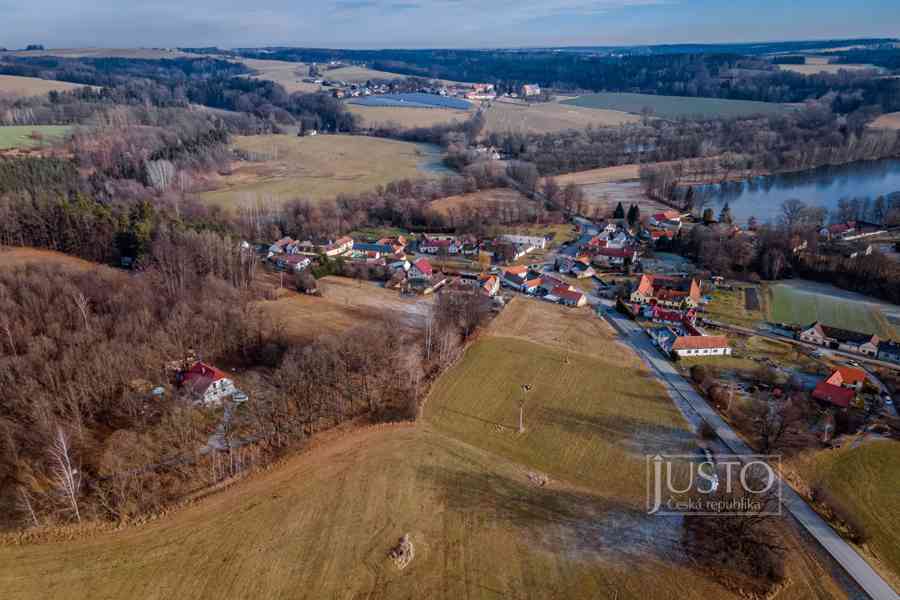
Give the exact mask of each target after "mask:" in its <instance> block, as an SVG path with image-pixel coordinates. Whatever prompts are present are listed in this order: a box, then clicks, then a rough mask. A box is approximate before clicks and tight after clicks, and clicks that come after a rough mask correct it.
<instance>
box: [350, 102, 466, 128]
mask: <svg viewBox="0 0 900 600" xmlns="http://www.w3.org/2000/svg"><path fill="white" fill-rule="evenodd" d="M346 106H347V110H349V111H350V112H351V113H353V114H354V115H357V116H359V117H361V118H362V120H363V126H365V127H374V126H377V125H387V124H391V123H393V124H397V125H399V126H401V127H404V128H407V129H408V128H413V127H431V126H432V125H440V124H443V123H450V122H452V121H465V120H466V119H468V118H469V117H470V116H471V115H472V113H470V112H469V111H466V110H456V109H453V108H412V107H404V106H364V105H361V104H347V105H346Z"/></svg>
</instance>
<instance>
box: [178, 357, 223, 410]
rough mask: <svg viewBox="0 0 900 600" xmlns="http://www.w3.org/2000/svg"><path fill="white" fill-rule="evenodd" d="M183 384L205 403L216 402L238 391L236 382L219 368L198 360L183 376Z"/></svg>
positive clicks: (199, 400)
mask: <svg viewBox="0 0 900 600" xmlns="http://www.w3.org/2000/svg"><path fill="white" fill-rule="evenodd" d="M181 386H182V388H184V389H187V390H188V391H189V392H190V393H191V394H193V395H194V397H195V398H197V401H198V402H201V403H203V404H215V403H217V402H221V401H222V399H223V398H225V397H226V396H229V395H231V394H233V393H235V392H236V391H237V389H236V388H235V387H234V382H233V381H232V380H231V379H229V378H228V376H227V375H226V374H225V373H223V372H222V371H220V370H219V369H217V368H215V367H213V366H210V365H208V364H206V363H205V362H197V363H195V364H194V366H192V367H191V368H190V370H188V371H187V372H186V373H184V374H182V376H181Z"/></svg>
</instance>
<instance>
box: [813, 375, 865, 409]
mask: <svg viewBox="0 0 900 600" xmlns="http://www.w3.org/2000/svg"><path fill="white" fill-rule="evenodd" d="M812 397H813V398H815V399H816V400H819V401H821V402H827V403H828V404H833V405H834V406H838V407H840V408H847V407H848V406H850V403H851V402H853V400H854V398H856V394H855V393H854V391H853V390H850V389H847V388H844V387H841V386H839V385H831V384H830V383H828V382H826V381H820V382H819V383H818V384H816V389H814V390H813V392H812Z"/></svg>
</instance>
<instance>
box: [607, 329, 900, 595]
mask: <svg viewBox="0 0 900 600" xmlns="http://www.w3.org/2000/svg"><path fill="white" fill-rule="evenodd" d="M604 315H605V317H606V319H607V321H609V322H610V323H611V324H612V326H613V327H614V328H615V329H616V330H617V331H618V332H619V333H620V334H621V335H622V337H623V338H624V339H625V340H626V341H627V342H628V344H629V345H630V346H631V347H632V348H633V349H634V350H635V352H637V354H638V355H639V356H640V357H641V358H642V359H643V360H644V362H645V363H647V365H648V366H649V367H650V370H651V371H652V372H653V373H654V374H655V375H656V377H657V378H658V379H659V380H660V381H661V382H662V383H663V385H665V386H666V387H667V388H668V389H669V393H670V394H671V395H672V396H673V399H675V401H676V404H678V405H679V407H680V408H682V411H683V412H685V417H686V418H688V420H689V421H691V422H692V423H694V424H695V425H696V424H697V419H698V418H700V419H702V420H704V421H706V422H707V423H709V424H710V425H711V426H712V427H713V428H714V429H715V431H716V434H717V435H718V436H719V438H720V440H721V441H722V442H723V443H724V444H725V446H727V447H728V448H729V449H730V450H731V452H733V453H734V454H754V452H753V450H752V449H751V448H750V447H749V446H748V445H747V444H746V443H744V441H743V440H741V439H740V438H739V437H738V436H737V434H736V433H735V431H734V430H733V429H732V428H731V426H730V425H728V423H726V422H725V421H724V420H723V419H722V418H721V417H720V416H719V414H718V413H717V412H716V411H715V409H713V408H712V407H711V406H710V405H709V404H708V403H707V402H706V400H705V399H704V398H703V397H702V396H701V395H700V394H698V393H697V392H696V391H695V390H694V388H693V387H692V386H691V384H690V383H689V382H688V381H687V380H686V379H685V378H684V377H682V376H681V374H680V373H679V372H678V371H676V370H675V368H674V367H673V366H672V363H671V362H669V360H668V358H666V357H665V356H664V355H663V354H662V352H661V351H660V350H659V349H658V348H657V347H656V346H654V345H653V342H652V341H651V340H650V338H649V336H647V335H646V334H645V333H644V331H643V330H642V329H641V328H640V327H639V326H638V325H637V324H635V323H634V322H633V321H631V320H629V319H628V318H626V317H625V316H624V315H622V314H620V313H618V312H616V311H612V312H605V313H604ZM685 405H686V406H687V407H689V410H688V411H684V407H685ZM781 484H782V505H783V506H784V508H785V509H786V510H787V511H788V512H790V513H791V515H793V517H794V518H795V519H797V521H798V522H799V523H800V524H801V525H803V527H804V528H805V529H806V530H807V531H808V532H809V533H810V535H812V536H813V537H814V538H815V539H816V540H817V541H818V542H819V544H821V545H822V547H823V548H824V549H825V551H826V552H828V553H829V554H830V555H831V556H832V557H833V558H834V560H835V561H836V562H837V563H838V564H840V565H841V567H842V568H843V569H844V570H845V571H846V572H847V574H848V575H850V577H851V578H853V580H854V581H856V583H857V584H858V585H859V586H860V587H861V588H862V589H863V590H864V591H865V592H866V593H867V594H868V595H869V597H871V598H872V599H873V600H897V599H898V598H900V596H898V594H897V593H896V592H894V590H893V589H892V588H891V587H890V586H889V585H888V584H887V582H885V580H884V579H882V578H881V576H880V575H878V573H876V572H875V570H874V569H873V568H872V567H871V566H869V563H867V562H866V561H865V560H864V559H863V558H862V557H861V556H860V555H859V554H858V553H857V552H856V550H854V549H853V547H852V546H850V544H848V543H847V542H845V541H844V540H843V538H841V536H840V535H838V534H837V532H835V531H834V529H832V528H831V526H830V525H828V523H827V522H825V520H824V519H822V517H820V516H819V515H818V513H816V511H814V510H813V509H812V508H811V507H810V506H809V505H808V504H807V503H806V501H804V500H803V498H802V497H800V495H799V494H797V492H795V491H794V489H793V488H792V487H791V486H790V485H789V484H788V483H787V482H786V481H785V480H783V479H782V481H781Z"/></svg>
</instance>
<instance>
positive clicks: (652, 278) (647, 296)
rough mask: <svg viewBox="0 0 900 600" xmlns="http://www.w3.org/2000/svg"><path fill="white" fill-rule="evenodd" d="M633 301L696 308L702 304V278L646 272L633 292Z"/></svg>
mask: <svg viewBox="0 0 900 600" xmlns="http://www.w3.org/2000/svg"><path fill="white" fill-rule="evenodd" d="M631 301H632V302H637V303H639V304H653V305H660V306H665V307H668V308H696V307H697V305H699V304H700V280H699V279H693V278H690V279H688V278H685V277H667V276H662V275H648V274H644V275H642V276H641V281H640V283H639V284H638V287H637V289H636V290H635V291H634V292H632V294H631Z"/></svg>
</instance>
